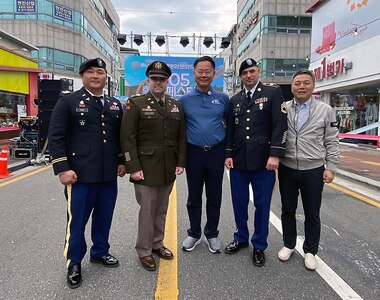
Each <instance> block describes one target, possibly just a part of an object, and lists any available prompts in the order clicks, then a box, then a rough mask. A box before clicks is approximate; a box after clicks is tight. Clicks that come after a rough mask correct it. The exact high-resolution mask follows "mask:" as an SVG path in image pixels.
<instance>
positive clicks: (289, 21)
mask: <svg viewBox="0 0 380 300" xmlns="http://www.w3.org/2000/svg"><path fill="white" fill-rule="evenodd" d="M310 28H311V17H294V16H272V15H266V16H263V17H262V18H261V19H260V21H259V22H257V24H256V25H255V27H253V29H252V30H251V31H250V32H249V33H248V34H246V35H245V36H244V37H243V39H242V41H241V42H240V45H239V47H238V49H237V56H238V57H240V56H241V55H242V53H243V52H244V51H246V50H247V49H248V47H249V46H250V45H251V44H252V43H254V42H255V41H256V40H257V37H258V36H260V35H262V34H275V33H278V34H310Z"/></svg>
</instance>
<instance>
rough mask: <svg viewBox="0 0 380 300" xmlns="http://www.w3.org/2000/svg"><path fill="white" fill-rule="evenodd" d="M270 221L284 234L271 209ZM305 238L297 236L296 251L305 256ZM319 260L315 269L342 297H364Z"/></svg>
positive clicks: (250, 192)
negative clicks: (303, 247) (303, 246)
mask: <svg viewBox="0 0 380 300" xmlns="http://www.w3.org/2000/svg"><path fill="white" fill-rule="evenodd" d="M226 173H227V177H228V180H229V179H230V172H229V171H228V170H227V172H226ZM249 199H250V200H251V201H253V193H252V188H251V187H250V188H249ZM269 221H270V222H271V223H272V225H273V226H274V227H275V228H276V229H277V230H278V231H279V232H280V233H281V234H282V225H281V220H280V219H279V218H278V217H277V216H276V215H275V214H274V213H273V212H272V211H271V212H270V216H269ZM302 245H303V239H301V237H299V236H297V245H296V251H297V252H298V253H299V254H301V256H302V257H304V252H303V249H302ZM315 257H316V258H317V261H318V267H317V269H316V270H315V272H317V273H318V274H319V275H320V276H321V277H322V278H323V279H324V280H325V281H326V283H327V284H328V285H329V286H330V287H331V288H332V289H333V290H334V291H335V292H336V293H337V294H338V295H339V297H341V298H342V299H357V300H359V299H361V300H362V299H363V298H362V297H360V296H359V295H358V294H357V293H356V292H355V291H354V290H353V289H352V288H351V287H350V286H349V285H348V284H347V283H346V282H345V281H344V280H343V279H342V278H341V277H340V276H339V275H338V274H336V273H335V272H334V271H333V270H332V269H331V268H330V267H329V266H328V265H327V264H326V263H325V262H324V261H323V260H322V259H321V258H319V256H318V255H316V256H315Z"/></svg>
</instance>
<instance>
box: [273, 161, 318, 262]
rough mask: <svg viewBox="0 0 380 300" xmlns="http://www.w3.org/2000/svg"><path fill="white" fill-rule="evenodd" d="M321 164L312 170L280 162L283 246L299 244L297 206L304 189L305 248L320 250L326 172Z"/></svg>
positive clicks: (305, 250) (313, 251) (291, 247)
mask: <svg viewBox="0 0 380 300" xmlns="http://www.w3.org/2000/svg"><path fill="white" fill-rule="evenodd" d="M324 170H325V168H324V166H321V167H319V168H316V169H311V170H296V169H292V168H288V167H286V166H284V165H282V164H280V166H279V168H278V179H279V186H280V194H281V204H282V214H281V222H282V231H283V240H284V246H285V247H287V248H290V249H293V248H294V247H295V246H296V240H297V227H296V223H297V221H296V210H297V205H298V195H299V193H301V199H302V205H303V209H304V213H305V223H304V227H305V241H304V243H303V251H304V252H305V253H312V254H314V255H315V254H317V252H318V245H319V239H320V236H321V221H320V217H319V214H320V209H321V202H322V191H323V186H324V182H323V172H324Z"/></svg>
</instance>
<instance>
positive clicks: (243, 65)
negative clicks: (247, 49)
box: [239, 58, 257, 76]
mask: <svg viewBox="0 0 380 300" xmlns="http://www.w3.org/2000/svg"><path fill="white" fill-rule="evenodd" d="M254 66H257V63H256V61H255V60H254V59H253V58H247V59H246V60H244V61H243V62H242V63H241V64H240V68H239V76H241V73H243V71H244V70H245V69H248V68H251V67H254Z"/></svg>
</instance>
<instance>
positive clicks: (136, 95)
mask: <svg viewBox="0 0 380 300" xmlns="http://www.w3.org/2000/svg"><path fill="white" fill-rule="evenodd" d="M141 96H144V94H135V95H132V96H131V97H130V98H137V97H141Z"/></svg>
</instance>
